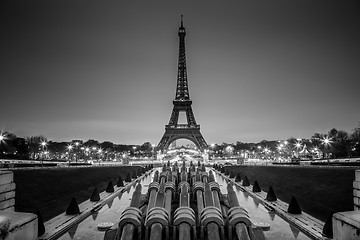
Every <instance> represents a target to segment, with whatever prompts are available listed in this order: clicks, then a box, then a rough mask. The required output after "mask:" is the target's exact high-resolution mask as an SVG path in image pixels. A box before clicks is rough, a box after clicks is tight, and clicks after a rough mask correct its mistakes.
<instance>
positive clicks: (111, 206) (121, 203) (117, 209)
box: [59, 171, 309, 240]
mask: <svg viewBox="0 0 360 240" xmlns="http://www.w3.org/2000/svg"><path fill="white" fill-rule="evenodd" d="M153 175H154V171H153V172H152V174H151V175H148V176H146V177H145V178H143V179H142V180H141V181H140V183H141V185H142V191H141V192H142V194H145V193H147V190H148V186H149V183H150V182H151V181H152V179H153ZM215 180H216V181H217V182H218V183H219V185H220V189H221V192H222V193H224V194H227V190H226V187H227V183H226V181H225V180H224V179H223V178H222V177H221V176H220V175H218V174H215ZM134 190H135V184H132V186H130V187H128V189H127V191H125V192H124V193H119V194H118V195H116V196H114V198H112V199H111V200H110V201H109V202H108V203H107V204H105V205H104V206H103V207H102V208H101V209H100V210H98V211H97V212H93V213H91V215H90V216H89V217H88V218H86V219H85V220H84V221H82V222H81V223H79V224H78V225H76V226H74V227H72V228H71V229H70V230H69V231H68V234H64V235H63V236H62V237H60V238H59V239H62V240H70V239H88V240H95V239H96V240H99V239H103V238H104V234H105V232H104V231H99V230H98V229H97V225H98V224H99V223H102V222H112V223H114V224H115V225H116V224H117V223H118V220H119V217H120V214H121V213H122V212H123V211H124V209H125V208H126V207H128V206H129V205H130V201H131V200H130V197H131V196H132V194H133V192H134ZM234 190H235V192H236V194H237V197H238V200H239V203H240V205H241V206H243V207H245V208H246V209H247V211H248V213H249V216H250V218H251V221H252V222H262V223H268V224H270V230H268V231H265V232H264V234H265V236H266V239H269V240H271V239H300V240H303V239H309V238H308V237H307V236H305V235H304V234H303V233H302V232H300V231H299V230H298V229H297V228H296V227H294V226H292V225H289V223H288V222H286V221H285V220H283V219H282V218H281V217H275V213H274V212H272V211H268V210H267V209H266V208H265V207H264V206H263V205H262V204H261V203H260V201H259V200H257V199H253V198H252V197H251V196H250V195H249V194H248V193H247V192H243V191H241V190H240V189H237V188H235V189H234Z"/></svg>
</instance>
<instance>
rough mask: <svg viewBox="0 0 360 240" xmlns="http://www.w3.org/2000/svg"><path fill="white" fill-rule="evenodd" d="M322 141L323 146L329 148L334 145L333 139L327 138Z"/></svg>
mask: <svg viewBox="0 0 360 240" xmlns="http://www.w3.org/2000/svg"><path fill="white" fill-rule="evenodd" d="M321 141H322V144H324V145H325V146H328V145H330V144H331V143H332V141H331V138H328V137H327V136H326V137H325V138H323V139H322V140H321Z"/></svg>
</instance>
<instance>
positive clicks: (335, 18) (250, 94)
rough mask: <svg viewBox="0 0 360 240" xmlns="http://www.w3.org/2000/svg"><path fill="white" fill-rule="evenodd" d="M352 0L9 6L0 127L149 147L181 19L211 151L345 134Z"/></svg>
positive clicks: (352, 75)
mask: <svg viewBox="0 0 360 240" xmlns="http://www.w3.org/2000/svg"><path fill="white" fill-rule="evenodd" d="M335 3H336V4H335ZM352 4H353V5H352ZM352 4H350V3H337V2H335V1H326V2H325V1H319V2H312V1H303V2H291V3H290V2H286V1H272V2H271V3H269V2H266V1H261V2H258V3H249V2H242V1H240V2H238V1H236V2H235V1H231V2H229V3H228V4H224V3H218V2H216V1H206V2H203V1H199V2H196V3H194V2H191V1H185V2H184V3H183V4H182V5H179V6H174V5H173V4H170V3H166V2H164V1H154V2H152V3H146V2H141V3H140V2H138V3H114V2H111V3H110V2H109V3H104V2H99V1H86V2H83V1H77V2H73V1H63V2H61V3H60V2H51V3H50V2H45V1H35V2H32V3H28V2H18V1H14V2H8V3H6V4H5V5H6V6H5V8H3V10H2V11H5V12H4V14H2V17H1V18H3V19H2V20H3V21H1V22H2V23H1V26H2V29H3V30H4V33H5V34H4V38H3V39H2V40H0V41H1V42H2V44H1V48H2V52H3V53H4V54H2V56H1V57H0V59H1V63H2V66H5V67H4V69H3V70H1V72H2V74H1V75H2V78H3V79H4V80H2V81H1V86H2V91H1V96H2V107H1V108H2V110H1V115H0V129H1V130H3V131H9V132H13V133H15V134H16V135H18V136H23V137H25V136H34V135H43V136H45V137H47V138H48V139H51V140H53V141H58V142H60V141H71V140H72V139H83V140H87V139H96V140H99V141H107V140H108V141H112V142H114V143H118V144H119V143H122V144H141V143H143V142H148V141H149V142H151V143H154V144H157V143H158V142H159V141H160V138H161V136H162V135H163V133H164V126H165V125H166V124H167V123H168V121H169V118H170V114H171V111H172V107H173V106H172V100H173V99H174V97H175V90H176V77H177V60H178V37H177V30H178V27H179V26H180V15H181V14H183V15H184V27H185V28H186V31H187V36H186V38H185V44H186V45H185V47H186V61H187V74H188V80H189V92H190V98H191V100H192V101H193V105H192V108H193V111H194V115H195V119H196V121H197V123H198V124H200V126H201V132H202V134H203V136H204V138H205V140H206V141H207V143H208V144H211V143H221V142H230V143H231V142H236V141H242V142H259V141H261V140H264V139H266V140H280V139H287V138H290V137H295V138H310V137H311V135H312V134H313V133H315V132H319V133H326V132H327V131H328V130H330V129H331V128H336V129H338V130H340V129H341V130H345V131H348V132H351V131H352V130H353V129H354V128H355V127H358V123H359V121H360V112H359V111H358V105H359V103H360V96H359V94H358V93H357V92H358V91H357V89H358V88H357V86H358V84H357V82H358V76H359V74H360V69H359V68H358V65H359V63H360V44H359V42H360V41H359V40H360V33H359V32H358V30H357V29H358V28H359V25H360V24H359V23H360V17H359V16H358V14H357V13H358V10H359V4H358V3H352Z"/></svg>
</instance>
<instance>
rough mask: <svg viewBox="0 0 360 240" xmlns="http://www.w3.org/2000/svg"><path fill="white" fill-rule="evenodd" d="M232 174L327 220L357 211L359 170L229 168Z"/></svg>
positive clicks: (344, 168) (266, 167)
mask: <svg viewBox="0 0 360 240" xmlns="http://www.w3.org/2000/svg"><path fill="white" fill-rule="evenodd" d="M226 168H227V169H229V171H230V172H232V171H235V172H237V173H240V175H241V178H244V176H245V175H246V176H247V177H248V178H249V180H250V183H251V184H253V183H254V182H255V180H257V181H258V183H259V185H260V187H261V189H262V190H263V191H266V192H267V191H268V189H269V186H270V185H271V186H272V187H273V188H274V191H275V193H276V195H277V197H278V198H279V199H281V200H283V201H285V202H287V203H289V202H290V199H291V197H292V195H294V196H295V197H296V199H297V200H298V202H299V204H300V207H301V208H302V210H303V211H305V212H307V213H309V214H310V215H312V216H314V217H317V218H318V219H320V220H322V221H325V220H326V218H327V217H328V215H329V214H330V213H331V212H341V211H352V210H353V208H354V207H353V181H354V179H355V170H356V169H359V168H358V167H287V166H227V167H226Z"/></svg>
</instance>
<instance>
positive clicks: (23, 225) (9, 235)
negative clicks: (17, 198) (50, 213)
mask: <svg viewBox="0 0 360 240" xmlns="http://www.w3.org/2000/svg"><path fill="white" fill-rule="evenodd" d="M0 219H1V220H0V222H1V225H0V227H1V231H2V232H3V233H4V232H5V233H6V238H5V239H9V240H10V239H23V240H35V239H37V237H38V221H37V216H36V215H35V214H32V213H21V212H5V211H1V212H0Z"/></svg>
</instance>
